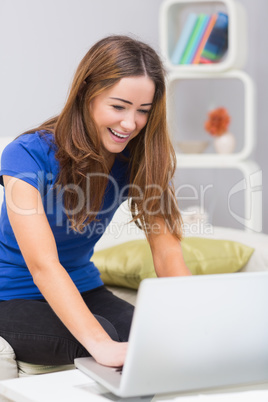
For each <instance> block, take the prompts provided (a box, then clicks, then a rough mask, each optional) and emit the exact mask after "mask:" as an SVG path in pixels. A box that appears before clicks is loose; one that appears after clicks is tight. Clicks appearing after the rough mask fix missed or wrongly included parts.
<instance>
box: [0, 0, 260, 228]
mask: <svg viewBox="0 0 268 402" xmlns="http://www.w3.org/2000/svg"><path fill="white" fill-rule="evenodd" d="M161 2H162V0H114V1H111V0H99V1H92V0H67V1H66V0H23V1H21V0H0V71H1V74H0V119H1V120H0V121H1V133H0V136H6V135H7V136H11V137H14V136H16V135H18V134H19V133H21V132H23V131H25V130H27V129H28V128H31V127H33V126H35V125H37V124H39V123H41V122H42V121H44V120H46V119H47V118H49V117H51V116H53V115H55V114H57V113H58V112H59V111H60V109H61V107H62V106H63V104H64V101H65V99H66V94H67V91H68V87H69V84H70V82H71V79H72V76H73V73H74V71H75V69H76V67H77V65H78V63H79V61H80V60H81V58H82V57H83V56H84V54H85V53H86V51H87V50H88V48H89V47H90V46H91V45H92V44H93V43H94V42H96V41H97V40H99V39H101V38H102V37H104V36H106V35H109V34H113V33H117V34H132V35H133V34H134V35H136V36H137V37H138V38H140V39H142V40H144V41H146V42H148V43H149V44H151V45H152V46H153V47H154V48H155V49H156V50H157V51H158V50H159V41H158V35H159V30H158V13H159V7H160V4H161ZM242 3H243V4H244V6H245V7H246V10H247V11H248V15H249V18H248V27H249V59H248V62H247V64H246V66H245V70H246V71H247V72H248V73H249V74H250V75H251V76H252V77H253V79H254V80H255V82H256V85H257V98H258V130H257V134H258V136H257V138H258V139H257V147H256V151H255V152H254V155H253V157H254V158H255V160H256V161H258V163H259V164H260V166H261V168H262V170H263V182H264V183H265V182H267V175H268V161H267V156H266V150H267V149H268V139H267V134H266V114H267V112H266V108H267V92H268V83H267V78H266V76H267V60H268V59H267V57H268V56H267V52H266V51H265V47H266V45H265V42H266V38H267V33H268V27H267V22H266V17H267V15H268V2H267V0H255V1H254V2H253V1H252V0H243V1H242ZM193 96H194V94H193ZM177 179H178V180H179V179H180V176H179V175H178V178H177ZM205 180H206V181H207V180H210V181H211V182H214V183H215V182H216V184H217V185H218V188H219V190H220V187H222V186H223V188H225V187H226V185H227V184H228V181H229V178H228V177H226V176H223V177H222V178H221V179H220V180H222V186H221V185H220V186H219V183H218V180H219V179H218V178H217V177H213V176H209V173H208V174H207V176H206V179H205ZM237 180H239V177H238V178H237ZM267 202H268V193H267V189H266V186H264V210H263V213H264V224H263V230H264V232H265V233H268V214H267V213H266V208H265V205H266V204H267ZM212 204H213V200H212V201H211V204H210V205H212ZM214 204H215V202H214ZM221 216H222V214H221V212H220V211H219V212H218V211H217V212H216V215H214V218H215V222H216V223H217V222H218V223H221ZM224 220H225V222H224V223H225V224H227V225H228V223H229V222H228V215H226V218H224ZM229 224H230V225H232V222H231V221H230V223H229Z"/></svg>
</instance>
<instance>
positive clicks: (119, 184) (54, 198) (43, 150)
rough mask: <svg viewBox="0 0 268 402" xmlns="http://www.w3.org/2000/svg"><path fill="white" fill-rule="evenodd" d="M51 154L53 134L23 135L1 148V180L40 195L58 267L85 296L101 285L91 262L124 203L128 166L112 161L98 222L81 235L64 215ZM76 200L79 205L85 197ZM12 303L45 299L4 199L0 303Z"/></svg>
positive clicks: (0, 226)
mask: <svg viewBox="0 0 268 402" xmlns="http://www.w3.org/2000/svg"><path fill="white" fill-rule="evenodd" d="M55 152H56V146H55V144H54V143H53V136H52V135H51V134H48V133H43V135H41V133H40V132H36V133H34V134H24V135H22V136H20V137H19V138H17V139H16V140H14V141H13V142H11V143H10V144H9V145H8V146H7V147H6V148H5V149H4V151H3V153H2V159H1V170H0V176H1V180H2V175H9V176H13V177H18V178H20V179H21V180H24V181H26V182H27V183H29V184H31V185H32V186H34V187H35V188H37V189H38V190H39V192H40V193H41V196H42V201H43V205H44V208H45V212H46V216H47V219H48V221H49V224H50V226H51V229H52V232H53V234H54V237H55V241H56V244H57V250H58V255H59V260H60V263H61V264H62V265H63V266H64V268H65V269H66V270H67V272H68V273H69V275H70V277H71V278H72V280H73V281H74V283H75V284H76V286H77V288H78V290H79V291H80V292H84V291H87V290H90V289H94V288H96V287H98V286H101V285H102V284H103V282H102V280H101V278H100V274H99V271H98V269H97V268H96V267H95V265H94V264H93V262H91V261H90V258H91V257H92V254H93V251H94V246H95V244H96V242H97V241H98V240H99V239H100V237H101V236H102V234H103V232H104V230H105V228H106V227H107V225H108V224H109V222H110V221H111V219H112V217H113V215H114V213H115V211H116V209H117V208H118V206H119V205H120V203H121V202H123V201H124V200H125V199H126V196H127V194H126V193H127V186H128V162H127V161H126V160H124V159H122V158H116V159H115V162H114V165H113V167H112V169H111V172H110V175H109V181H108V184H107V187H106V191H105V195H104V200H103V206H102V209H101V210H100V212H99V213H98V215H97V217H96V218H97V219H96V220H94V221H93V222H91V223H90V224H89V225H87V226H86V227H85V228H84V229H83V230H82V232H81V233H79V232H75V231H73V230H72V229H71V224H70V221H69V220H68V218H67V215H66V213H65V208H64V203H63V194H64V191H63V190H62V191H60V192H57V190H56V189H55V188H53V186H54V184H55V182H56V180H57V177H58V173H59V163H58V161H57V160H56V158H55ZM89 185H90V180H89ZM79 197H80V198H79V199H80V200H82V201H83V194H80V196H79ZM32 230H34V228H32ZM33 252H34V250H33ZM15 298H24V299H42V298H43V296H42V294H41V293H40V291H39V289H38V288H37V286H36V285H35V284H34V282H33V279H32V276H31V274H30V272H29V270H28V268H27V266H26V263H25V261H24V258H23V256H22V254H21V252H20V249H19V246H18V243H17V241H16V239H15V236H14V233H13V230H12V227H11V225H10V222H9V219H8V215H7V208H6V201H5V195H4V201H3V204H2V210H1V219H0V300H9V299H15Z"/></svg>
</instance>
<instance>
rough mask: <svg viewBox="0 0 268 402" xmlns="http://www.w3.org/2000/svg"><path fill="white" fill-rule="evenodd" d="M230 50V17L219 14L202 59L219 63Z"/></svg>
mask: <svg viewBox="0 0 268 402" xmlns="http://www.w3.org/2000/svg"><path fill="white" fill-rule="evenodd" d="M227 48H228V15H227V14H225V13H218V17H217V21H216V23H215V25H214V27H213V29H212V31H211V34H210V35H209V38H208V40H207V42H206V44H205V47H204V49H203V51H202V53H201V57H202V58H204V59H207V60H211V61H212V62H217V61H219V60H220V59H221V58H222V56H223V55H224V53H225V52H226V50H227Z"/></svg>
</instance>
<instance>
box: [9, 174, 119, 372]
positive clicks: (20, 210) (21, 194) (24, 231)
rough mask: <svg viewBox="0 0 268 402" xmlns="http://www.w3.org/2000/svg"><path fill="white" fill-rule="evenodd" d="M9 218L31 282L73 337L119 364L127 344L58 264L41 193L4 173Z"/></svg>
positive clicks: (99, 356)
mask: <svg viewBox="0 0 268 402" xmlns="http://www.w3.org/2000/svg"><path fill="white" fill-rule="evenodd" d="M4 184H5V190H6V202H7V211H8V217H9V220H10V223H11V226H12V228H13V231H14V234H15V237H16V240H17V242H18V245H19V247H20V250H21V252H22V255H23V257H24V259H25V262H26V264H27V267H28V269H29V271H30V272H31V274H32V277H33V280H34V283H35V284H36V286H37V287H38V288H39V290H40V292H41V293H42V294H43V296H44V297H45V299H46V300H47V302H48V303H49V304H50V306H51V307H52V309H53V310H54V311H55V313H56V314H57V315H58V317H59V318H60V320H61V321H62V322H63V323H64V325H65V326H66V327H67V328H68V330H69V331H70V332H71V333H72V334H73V335H74V337H75V338H76V339H77V340H78V341H79V342H80V343H81V344H82V345H83V346H84V347H85V348H86V349H87V350H88V352H89V353H90V354H91V355H92V356H93V357H94V358H95V359H96V360H97V361H98V362H99V363H101V364H103V365H107V366H121V365H122V364H123V363H124V360H125V354H126V349H127V343H126V342H125V343H123V342H122V343H119V342H115V341H113V340H112V339H111V338H110V337H109V335H108V334H107V333H106V332H105V331H104V329H103V328H102V326H101V325H100V324H99V322H98V321H97V320H96V318H95V317H94V316H93V314H92V313H91V312H90V311H89V309H88V307H87V306H86V304H85V303H84V301H83V299H82V297H81V295H80V293H79V291H78V289H77V288H76V286H75V285H74V283H73V281H72V279H71V278H70V276H69V275H68V273H67V272H66V270H65V269H64V267H63V266H62V265H61V264H60V262H59V258H58V253H57V247H56V242H55V239H54V235H53V233H52V231H51V228H50V226H49V223H48V220H47V218H46V215H45V212H44V209H43V203H42V199H41V196H40V193H39V192H38V190H37V189H35V188H34V187H33V186H31V185H30V184H28V183H26V182H24V181H22V180H19V179H16V178H14V177H10V176H4Z"/></svg>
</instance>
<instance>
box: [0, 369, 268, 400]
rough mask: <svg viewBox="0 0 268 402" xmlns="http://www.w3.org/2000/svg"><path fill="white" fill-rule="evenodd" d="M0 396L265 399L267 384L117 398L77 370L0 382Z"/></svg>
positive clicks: (102, 398) (43, 398)
mask: <svg viewBox="0 0 268 402" xmlns="http://www.w3.org/2000/svg"><path fill="white" fill-rule="evenodd" d="M0 395H3V396H5V397H6V398H9V399H10V400H12V401H17V402H48V401H49V402H61V401H62V402H104V401H106V402H107V401H108V402H110V401H111V400H113V401H129V402H134V401H137V400H142V401H144V402H146V401H148V400H150V401H153V402H156V401H161V402H163V401H170V400H173V401H176V400H177V401H178V402H195V401H196V402H226V401H230V402H252V401H254V402H267V401H268V384H260V385H258V386H254V387H253V386H252V387H250V386H248V387H243V388H239V389H235V388H230V389H225V390H222V391H218V390H217V391H215V390H213V391H207V392H202V393H201V392H199V393H196V392H195V393H188V394H180V395H168V396H167V395H166V396H165V395H158V396H155V397H153V399H152V398H142V399H140V398H124V399H120V398H117V397H114V396H112V395H111V394H110V393H108V392H107V391H106V390H105V389H104V388H102V387H101V386H99V385H98V384H97V383H96V382H95V381H94V380H92V379H91V378H89V377H87V376H86V375H85V374H83V373H81V372H80V371H79V370H69V371H61V372H57V373H51V374H43V375H35V376H31V377H24V378H16V379H11V380H4V381H0ZM105 395H106V396H105ZM0 400H1V399H0Z"/></svg>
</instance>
